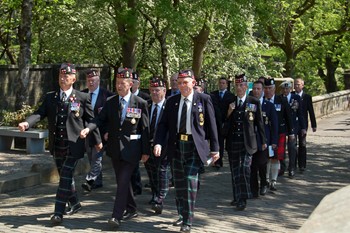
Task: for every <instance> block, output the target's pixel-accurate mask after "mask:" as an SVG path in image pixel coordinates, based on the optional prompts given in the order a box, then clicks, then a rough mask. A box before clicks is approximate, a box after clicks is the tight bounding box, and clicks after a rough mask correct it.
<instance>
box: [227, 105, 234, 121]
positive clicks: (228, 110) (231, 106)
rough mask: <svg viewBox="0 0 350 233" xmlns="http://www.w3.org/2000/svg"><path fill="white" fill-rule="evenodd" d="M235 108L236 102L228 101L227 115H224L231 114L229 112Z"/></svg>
mask: <svg viewBox="0 0 350 233" xmlns="http://www.w3.org/2000/svg"><path fill="white" fill-rule="evenodd" d="M235 108H236V102H232V103H230V105H229V106H228V109H227V116H226V117H227V118H228V117H229V116H230V115H231V113H232V112H233V110H235Z"/></svg>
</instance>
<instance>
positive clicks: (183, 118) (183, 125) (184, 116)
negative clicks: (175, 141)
mask: <svg viewBox="0 0 350 233" xmlns="http://www.w3.org/2000/svg"><path fill="white" fill-rule="evenodd" d="M186 102H187V98H185V99H184V103H183V105H182V111H181V118H180V127H179V133H180V134H186V132H187V131H186V121H187V103H186Z"/></svg>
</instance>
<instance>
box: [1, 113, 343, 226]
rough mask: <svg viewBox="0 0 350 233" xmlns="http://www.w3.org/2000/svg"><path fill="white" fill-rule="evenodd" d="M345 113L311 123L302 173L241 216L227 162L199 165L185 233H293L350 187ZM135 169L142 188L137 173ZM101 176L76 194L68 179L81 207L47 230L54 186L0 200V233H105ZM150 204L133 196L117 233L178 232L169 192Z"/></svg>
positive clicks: (110, 194)
mask: <svg viewBox="0 0 350 233" xmlns="http://www.w3.org/2000/svg"><path fill="white" fill-rule="evenodd" d="M348 113H349V112H343V113H342V114H336V115H332V116H330V117H327V118H324V119H321V120H319V121H318V131H317V132H316V133H312V132H309V135H308V137H307V139H308V148H309V150H308V155H309V157H308V165H307V170H306V172H305V173H304V174H300V173H297V175H296V177H295V179H289V178H287V177H281V178H280V179H279V180H278V186H277V189H278V191H276V192H274V193H271V192H270V193H268V194H267V195H266V196H265V197H260V198H259V199H253V200H248V206H247V209H246V210H245V211H236V210H235V209H234V208H233V207H232V206H230V202H231V200H232V188H231V187H232V186H231V180H230V170H229V167H228V164H227V157H226V158H224V162H225V163H224V167H223V168H222V169H220V170H219V171H216V169H214V168H212V167H207V168H206V172H205V173H204V174H203V175H202V176H201V189H200V190H199V193H198V200H197V203H196V209H195V219H194V225H193V228H192V231H191V232H195V233H196V232H197V233H199V232H201V233H204V232H205V233H206V232H226V233H234V232H296V231H297V230H298V229H299V228H300V227H301V225H302V224H303V223H304V222H305V221H306V219H307V218H308V217H309V215H310V214H311V213H312V211H313V210H314V209H315V207H316V206H317V205H318V204H319V202H320V201H321V200H322V198H323V197H324V196H325V195H327V194H329V193H331V192H333V191H335V190H338V189H340V188H342V187H344V186H347V185H349V184H350V179H349V168H350V161H349V160H350V158H349V156H348V155H349V152H350V145H349V143H348V138H349V136H350V132H349V130H350V117H347V115H349V114H348ZM0 158H1V155H0ZM107 159H108V158H107ZM141 168H142V169H141V172H142V174H143V183H146V178H145V177H146V175H145V174H146V173H145V169H144V167H143V166H141ZM104 175H105V181H104V185H105V186H104V187H103V188H102V189H99V190H94V191H93V192H92V193H88V194H87V193H83V191H82V189H81V188H80V184H81V183H82V182H83V180H84V177H83V176H82V175H80V176H78V177H76V182H77V184H78V192H79V195H80V199H81V202H82V205H83V209H82V211H80V212H78V213H77V214H75V215H73V216H68V217H65V218H64V222H63V224H62V225H61V226H56V227H52V226H51V224H50V215H51V213H52V211H53V208H54V199H55V192H56V188H57V184H56V183H47V184H43V185H38V186H35V187H31V188H24V189H21V190H18V191H14V192H10V193H5V194H0V232H21V233H23V232H53V231H55V232H57V233H60V232H73V231H74V232H110V231H111V229H109V228H108V226H107V219H108V218H109V217H110V216H111V212H112V208H113V200H114V194H115V187H116V185H115V184H114V183H115V182H114V176H113V172H112V170H111V169H107V170H105V171H104ZM150 198H151V197H150V192H149V190H148V189H144V190H143V194H142V195H139V196H137V198H136V201H137V204H138V209H139V217H138V218H135V219H132V220H129V221H127V222H122V226H121V228H120V229H119V232H151V233H155V232H179V227H174V226H172V225H171V222H172V221H174V220H176V218H177V216H176V208H175V205H174V190H173V189H171V190H170V193H169V195H168V197H167V199H166V202H165V206H164V211H163V213H162V214H161V215H154V214H153V212H152V210H151V208H150V206H149V205H148V204H147V202H148V201H149V199H150Z"/></svg>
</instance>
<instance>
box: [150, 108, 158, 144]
mask: <svg viewBox="0 0 350 233" xmlns="http://www.w3.org/2000/svg"><path fill="white" fill-rule="evenodd" d="M153 106H154V109H153V113H152V119H151V125H150V139H151V140H152V139H153V136H154V130H155V128H156V121H157V115H158V104H154V105H153Z"/></svg>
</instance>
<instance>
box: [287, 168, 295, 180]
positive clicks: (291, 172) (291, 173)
mask: <svg viewBox="0 0 350 233" xmlns="http://www.w3.org/2000/svg"><path fill="white" fill-rule="evenodd" d="M294 176H295V172H294V171H293V170H292V171H290V172H288V177H289V178H291V179H293V178H294Z"/></svg>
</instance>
